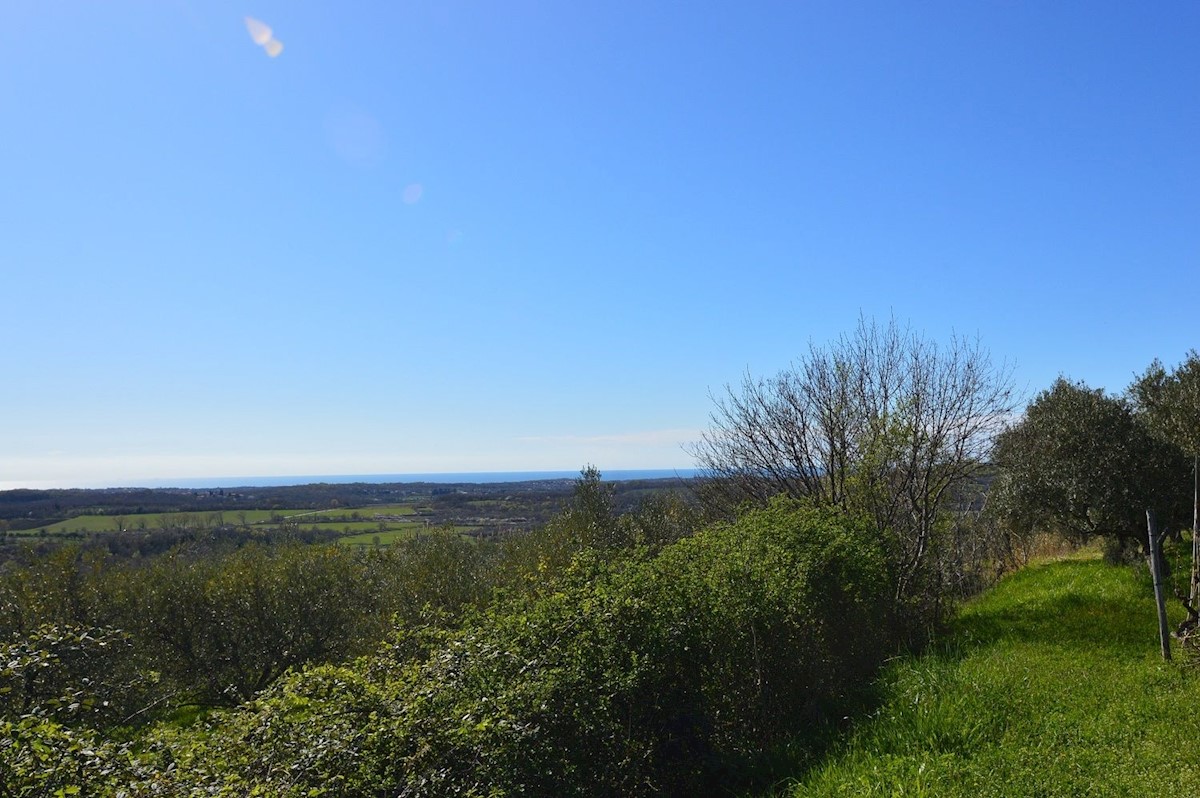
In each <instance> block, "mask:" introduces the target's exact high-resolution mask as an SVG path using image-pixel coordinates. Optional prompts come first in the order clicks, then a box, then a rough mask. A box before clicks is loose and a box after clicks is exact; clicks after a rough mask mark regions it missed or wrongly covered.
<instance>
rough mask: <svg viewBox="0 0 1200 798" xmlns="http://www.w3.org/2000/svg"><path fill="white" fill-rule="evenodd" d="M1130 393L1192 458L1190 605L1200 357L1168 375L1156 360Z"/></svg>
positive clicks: (1199, 449) (1198, 509) (1194, 594)
mask: <svg viewBox="0 0 1200 798" xmlns="http://www.w3.org/2000/svg"><path fill="white" fill-rule="evenodd" d="M1129 393H1130V395H1131V396H1132V398H1133V400H1134V402H1135V403H1136V407H1137V410H1138V412H1139V413H1140V414H1141V415H1142V416H1143V417H1144V418H1145V419H1146V423H1147V424H1148V425H1149V426H1150V429H1151V430H1152V431H1154V432H1155V433H1156V434H1158V435H1160V436H1161V437H1163V438H1164V439H1166V440H1167V441H1170V442H1171V443H1173V444H1175V445H1176V446H1178V447H1179V448H1180V449H1182V450H1183V451H1184V452H1185V453H1187V454H1189V455H1191V456H1192V575H1191V589H1190V590H1189V591H1188V604H1189V605H1190V606H1191V608H1192V609H1193V610H1195V609H1197V600H1198V599H1200V354H1198V353H1197V352H1196V350H1194V349H1193V350H1191V351H1190V352H1188V356H1187V359H1186V360H1185V361H1184V362H1183V363H1180V364H1179V365H1178V366H1176V367H1175V369H1174V370H1172V371H1170V372H1168V371H1167V370H1166V368H1164V367H1163V364H1162V363H1161V362H1159V361H1158V360H1155V361H1154V362H1153V363H1152V364H1150V367H1149V368H1148V369H1146V373H1145V374H1143V375H1142V376H1141V377H1139V378H1138V379H1137V380H1135V381H1134V383H1133V385H1132V386H1130V389H1129Z"/></svg>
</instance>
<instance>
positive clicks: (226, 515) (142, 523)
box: [25, 504, 417, 535]
mask: <svg viewBox="0 0 1200 798" xmlns="http://www.w3.org/2000/svg"><path fill="white" fill-rule="evenodd" d="M377 515H390V516H414V517H415V516H416V515H417V508H416V507H415V506H414V505H412V504H373V505H368V506H366V507H336V508H332V509H326V510H313V509H311V508H303V507H300V508H282V509H274V510H227V511H223V512H208V513H203V512H195V513H130V514H125V515H78V516H75V517H74V518H68V519H67V520H65V521H59V522H57V523H54V524H47V525H46V526H43V527H37V528H36V529H30V530H26V531H25V534H27V535H36V534H40V533H41V531H42V530H45V531H46V533H47V534H50V535H60V534H70V533H91V532H116V531H118V530H119V529H122V528H123V529H125V530H127V531H137V530H153V529H161V528H163V527H191V526H201V527H204V526H208V527H212V526H220V525H222V524H234V525H237V526H245V525H255V526H258V525H265V526H271V525H272V524H277V523H279V522H280V521H289V522H294V523H298V524H302V525H304V526H308V525H310V524H319V525H321V526H325V525H329V526H330V527H331V528H333V529H337V530H339V531H340V530H341V529H342V527H344V526H350V527H351V528H352V529H353V528H372V527H376V526H378V523H379V522H378V521H376V520H374V518H375V516H377ZM364 524H365V525H366V526H365V527H363V526H362V525H364Z"/></svg>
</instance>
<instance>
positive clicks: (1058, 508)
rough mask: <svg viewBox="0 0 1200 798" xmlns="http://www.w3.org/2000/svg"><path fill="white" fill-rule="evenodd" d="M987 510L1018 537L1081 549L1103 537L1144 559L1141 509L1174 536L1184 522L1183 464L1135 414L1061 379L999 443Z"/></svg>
mask: <svg viewBox="0 0 1200 798" xmlns="http://www.w3.org/2000/svg"><path fill="white" fill-rule="evenodd" d="M994 459H995V462H996V465H997V466H998V467H999V479H998V480H997V484H996V486H995V488H994V491H993V498H992V503H993V508H994V509H995V510H996V511H997V512H998V513H999V515H1000V516H1001V517H1002V518H1003V519H1004V520H1005V521H1006V522H1007V523H1008V524H1009V525H1010V526H1011V527H1012V528H1013V529H1014V530H1016V531H1017V532H1018V533H1020V534H1028V533H1030V532H1032V531H1034V530H1039V529H1040V530H1049V531H1053V532H1055V533H1058V534H1061V535H1063V536H1065V537H1067V538H1069V539H1072V540H1076V541H1078V542H1080V543H1083V542H1086V541H1088V540H1091V539H1092V538H1093V537H1106V538H1109V539H1110V540H1112V541H1113V543H1114V544H1115V545H1116V547H1117V548H1118V549H1119V548H1121V547H1122V546H1127V545H1130V544H1139V543H1140V544H1141V546H1142V548H1143V550H1146V548H1145V547H1146V546H1147V536H1146V509H1147V508H1154V509H1155V510H1156V511H1157V512H1158V515H1159V517H1160V519H1162V520H1163V522H1164V523H1167V524H1169V525H1173V526H1174V527H1175V528H1176V529H1178V528H1179V527H1180V526H1181V525H1182V524H1183V523H1184V521H1185V519H1186V518H1188V517H1189V516H1190V513H1189V512H1188V510H1189V509H1190V508H1189V507H1188V504H1189V502H1188V500H1187V492H1186V487H1187V474H1188V463H1187V459H1186V458H1185V457H1184V456H1183V453H1182V452H1181V451H1180V450H1179V449H1178V447H1175V446H1173V445H1172V444H1170V443H1168V442H1166V441H1163V440H1160V439H1158V438H1156V437H1155V436H1154V435H1152V434H1151V432H1150V430H1149V429H1148V428H1147V427H1146V425H1145V424H1143V423H1142V422H1141V420H1140V419H1139V418H1138V416H1137V415H1136V414H1135V413H1134V410H1133V407H1132V406H1131V404H1130V403H1129V402H1128V401H1126V400H1124V399H1122V398H1120V397H1114V396H1108V395H1106V394H1105V393H1104V391H1098V390H1092V389H1090V388H1088V387H1087V386H1085V385H1082V384H1080V383H1072V382H1068V381H1067V380H1065V379H1061V378H1060V379H1059V380H1058V381H1057V382H1055V383H1054V385H1053V386H1052V387H1051V388H1050V389H1048V390H1046V391H1043V392H1042V393H1040V394H1039V395H1038V396H1037V398H1035V399H1034V400H1033V402H1032V403H1031V404H1030V405H1029V407H1028V409H1026V411H1025V416H1024V418H1023V419H1022V420H1021V421H1020V422H1018V423H1017V424H1016V425H1014V426H1013V427H1012V428H1010V429H1008V430H1006V431H1005V432H1004V433H1003V434H1002V435H1000V436H999V438H998V439H997V442H996V450H995V456H994Z"/></svg>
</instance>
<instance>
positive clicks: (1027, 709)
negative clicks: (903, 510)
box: [774, 559, 1200, 798]
mask: <svg viewBox="0 0 1200 798" xmlns="http://www.w3.org/2000/svg"><path fill="white" fill-rule="evenodd" d="M1143 570H1144V569H1143ZM1175 603H1176V604H1178V602H1175ZM1179 620H1181V618H1178V617H1176V618H1173V619H1172V623H1175V622H1178V621H1179ZM881 691H882V692H881V695H882V700H881V703H880V704H879V706H878V709H877V711H876V712H875V713H874V714H873V715H872V716H871V717H869V719H868V720H866V721H864V722H862V723H861V725H859V726H858V727H857V728H856V729H855V730H854V731H853V732H852V733H851V734H850V736H849V737H848V739H847V740H846V741H845V742H844V743H842V744H840V745H839V746H837V747H835V750H834V752H833V753H832V754H831V755H830V756H828V757H827V758H826V759H825V760H824V761H821V762H818V763H816V764H815V765H813V766H812V767H811V768H809V769H808V771H807V773H806V774H805V775H803V776H801V777H798V778H796V779H795V780H794V781H793V782H792V783H790V784H786V785H781V786H780V788H779V791H778V792H776V793H774V794H776V795H789V796H795V797H796V798H800V797H801V796H805V797H807V796H831V797H832V796H847V795H854V796H939V797H940V796H947V797H950V798H952V797H953V796H963V798H967V796H970V797H971V798H975V797H976V796H996V797H997V798H999V797H1000V796H1045V797H1046V798H1056V797H1057V796H1062V797H1063V798H1066V796H1143V795H1144V796H1183V795H1200V759H1198V758H1197V757H1196V756H1195V752H1194V751H1193V750H1192V742H1193V741H1194V740H1197V739H1200V672H1197V670H1196V669H1194V668H1192V669H1188V668H1186V667H1184V666H1181V665H1179V664H1177V663H1174V664H1173V663H1164V662H1163V661H1162V659H1161V657H1160V655H1159V653H1158V639H1157V626H1156V621H1155V612H1154V605H1153V601H1152V598H1151V588H1150V585H1149V581H1148V579H1147V578H1146V577H1145V576H1144V575H1139V574H1135V573H1134V571H1133V570H1132V569H1130V568H1128V567H1122V568H1117V567H1112V566H1107V565H1105V564H1104V563H1102V562H1100V561H1099V560H1097V559H1092V560H1086V561H1080V560H1074V561H1060V562H1054V563H1048V564H1044V565H1039V566H1036V567H1032V568H1029V569H1027V570H1025V571H1022V572H1020V573H1017V574H1014V575H1012V576H1010V577H1008V578H1007V579H1005V580H1004V581H1003V582H1001V584H1000V585H999V586H998V587H996V588H995V589H994V590H992V591H989V592H988V593H987V594H986V595H984V596H983V597H981V598H980V599H978V600H977V601H975V602H974V603H972V604H971V605H970V606H968V607H967V608H966V609H965V610H964V612H963V613H962V615H961V617H960V618H959V619H958V620H957V621H956V622H955V624H954V628H953V631H952V634H951V635H950V636H949V639H948V641H947V643H946V644H945V646H944V649H943V650H942V651H940V652H939V653H934V654H930V655H926V656H923V657H918V658H906V659H904V660H902V661H899V662H896V663H894V664H893V666H892V667H891V668H890V669H889V670H888V671H887V673H886V674H885V676H884V679H883V681H882V688H881Z"/></svg>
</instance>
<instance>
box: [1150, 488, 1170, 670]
mask: <svg viewBox="0 0 1200 798" xmlns="http://www.w3.org/2000/svg"><path fill="white" fill-rule="evenodd" d="M1146 531H1147V532H1148V534H1149V536H1150V558H1149V559H1150V576H1151V577H1152V578H1153V579H1154V602H1155V604H1157V605H1158V640H1159V643H1160V644H1161V645H1162V656H1163V659H1165V660H1169V659H1171V633H1170V631H1169V630H1168V629H1167V603H1166V598H1165V597H1164V595H1163V560H1162V536H1161V535H1160V534H1159V531H1158V519H1157V518H1155V517H1154V511H1153V510H1147V511H1146Z"/></svg>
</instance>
